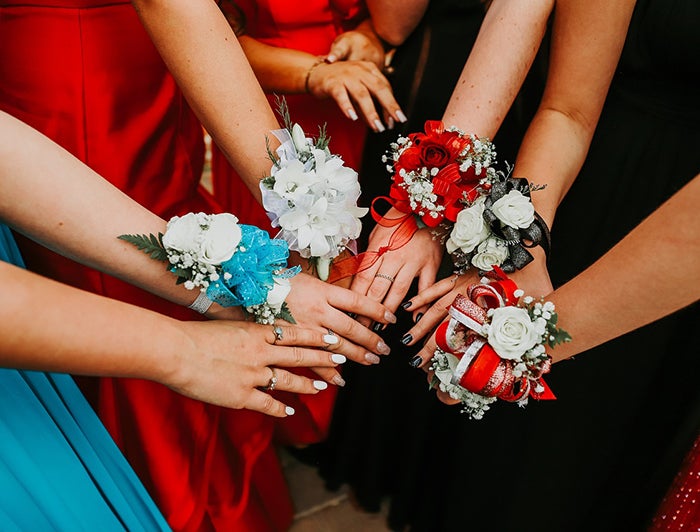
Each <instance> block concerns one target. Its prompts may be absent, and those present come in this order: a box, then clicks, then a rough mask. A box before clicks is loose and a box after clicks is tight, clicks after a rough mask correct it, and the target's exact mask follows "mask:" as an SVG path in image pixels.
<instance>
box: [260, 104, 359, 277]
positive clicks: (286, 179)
mask: <svg viewBox="0 0 700 532" xmlns="http://www.w3.org/2000/svg"><path fill="white" fill-rule="evenodd" d="M278 103H279V113H280V115H281V116H282V118H283V120H284V124H285V129H279V130H276V131H273V132H272V134H273V135H274V136H275V137H277V139H278V140H279V141H280V142H281V145H280V146H279V147H278V148H277V150H276V151H275V153H272V151H271V150H269V149H268V155H269V157H270V159H271V160H272V169H271V171H270V175H269V176H268V177H265V178H264V179H262V181H261V183H260V190H261V191H262V200H263V206H264V207H265V210H266V211H267V214H268V217H269V218H270V220H271V223H272V226H273V227H279V228H280V231H279V233H278V234H277V235H276V238H279V239H282V240H284V241H286V242H287V243H288V244H289V249H290V250H292V251H297V252H299V254H300V255H301V256H302V257H304V258H306V259H309V260H310V262H311V263H312V265H313V266H314V267H315V270H316V273H317V275H318V277H319V278H320V279H322V280H324V281H325V280H327V279H328V277H329V273H330V268H331V262H332V261H333V259H335V258H336V257H337V256H338V255H340V254H341V253H342V252H343V251H345V250H346V249H347V250H349V251H350V252H352V253H356V252H357V249H356V244H355V239H357V237H359V236H360V231H361V230H362V223H361V222H360V218H361V217H362V216H364V215H365V214H367V211H368V209H365V208H361V207H358V206H357V200H358V198H359V196H360V184H359V181H358V176H357V172H355V170H353V169H351V168H348V167H347V166H345V165H344V163H343V159H341V158H340V157H339V156H338V155H334V154H332V153H331V152H330V151H329V149H328V143H329V140H330V139H329V138H328V137H327V136H326V132H325V127H322V128H319V136H318V138H316V139H312V138H309V137H307V136H306V134H305V133H304V130H303V129H302V128H301V126H300V125H299V124H292V122H291V119H290V116H289V110H288V108H287V105H286V102H285V101H284V100H283V99H281V100H279V102H278Z"/></svg>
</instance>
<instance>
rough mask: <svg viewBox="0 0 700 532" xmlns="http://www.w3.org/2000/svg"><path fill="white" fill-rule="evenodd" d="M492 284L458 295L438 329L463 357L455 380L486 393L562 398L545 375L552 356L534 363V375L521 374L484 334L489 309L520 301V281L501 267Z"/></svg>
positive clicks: (443, 345)
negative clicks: (518, 374) (543, 376)
mask: <svg viewBox="0 0 700 532" xmlns="http://www.w3.org/2000/svg"><path fill="white" fill-rule="evenodd" d="M489 277H490V280H489V281H488V282H487V283H482V284H476V285H472V286H470V287H469V289H468V291H467V296H463V295H461V294H460V295H458V296H457V297H456V298H455V300H454V302H453V303H452V305H450V308H449V315H450V320H449V321H448V322H443V323H442V324H441V325H440V327H438V330H437V332H436V342H437V345H438V347H440V349H442V350H443V351H446V352H448V353H451V354H453V355H455V356H456V357H458V358H459V362H458V364H457V367H456V368H455V371H454V374H453V376H452V384H455V385H458V386H461V387H463V388H465V389H467V390H469V391H470V392H473V393H477V394H479V395H483V396H486V397H497V398H499V399H503V400H505V401H510V402H518V401H522V400H523V399H525V398H526V397H527V396H528V395H529V396H530V397H532V398H534V399H556V397H555V395H554V393H552V391H551V390H550V388H549V387H548V386H547V384H546V383H545V382H544V380H543V379H542V375H544V374H545V373H548V372H549V369H550V367H551V359H550V358H549V357H547V359H546V360H544V361H541V362H538V363H537V365H536V366H528V370H529V374H528V375H522V376H516V375H515V372H514V369H515V365H516V361H513V360H507V359H503V358H501V357H500V356H499V355H498V353H496V351H495V350H494V349H493V347H491V345H489V343H488V340H487V338H486V337H484V336H483V334H482V331H483V326H484V325H485V324H486V323H488V309H492V308H498V307H503V306H514V305H516V303H517V300H518V298H517V297H516V296H515V292H516V291H517V289H518V287H517V285H516V284H515V283H514V282H513V281H512V280H511V279H509V278H508V277H507V276H506V275H505V274H504V273H503V271H502V270H501V269H500V268H498V267H496V268H495V269H494V272H493V273H491V274H490V275H489Z"/></svg>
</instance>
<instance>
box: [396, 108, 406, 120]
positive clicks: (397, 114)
mask: <svg viewBox="0 0 700 532" xmlns="http://www.w3.org/2000/svg"><path fill="white" fill-rule="evenodd" d="M396 118H398V119H399V120H400V121H401V122H402V123H403V122H406V121H408V118H406V115H405V114H403V111H401V110H400V109H399V110H398V111H396Z"/></svg>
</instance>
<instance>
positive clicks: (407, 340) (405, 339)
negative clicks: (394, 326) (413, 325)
mask: <svg viewBox="0 0 700 532" xmlns="http://www.w3.org/2000/svg"><path fill="white" fill-rule="evenodd" d="M411 340H413V335H411V334H408V333H406V334H404V335H403V338H401V343H402V344H403V345H408V344H409V343H410V342H411Z"/></svg>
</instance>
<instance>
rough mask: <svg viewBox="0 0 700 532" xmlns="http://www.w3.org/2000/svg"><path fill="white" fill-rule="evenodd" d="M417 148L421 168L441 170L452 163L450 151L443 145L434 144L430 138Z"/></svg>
mask: <svg viewBox="0 0 700 532" xmlns="http://www.w3.org/2000/svg"><path fill="white" fill-rule="evenodd" d="M418 146H419V148H420V158H421V161H422V163H423V166H426V167H427V168H442V167H443V166H445V165H446V164H448V163H450V162H452V159H453V154H452V153H451V152H450V150H449V149H448V148H447V147H446V146H444V145H443V144H439V143H438V142H434V141H433V139H431V138H426V139H425V140H423V142H421V143H420V144H419V145H418Z"/></svg>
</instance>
